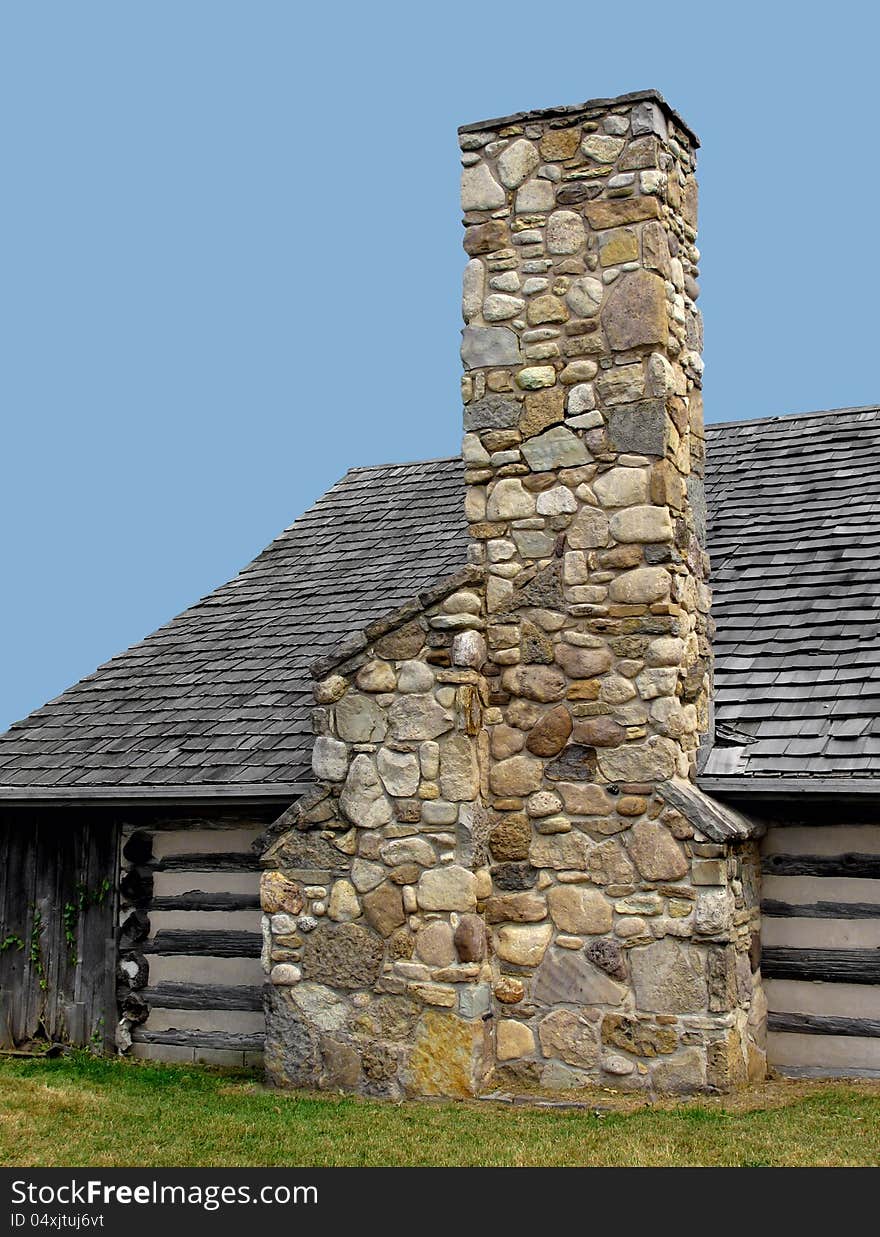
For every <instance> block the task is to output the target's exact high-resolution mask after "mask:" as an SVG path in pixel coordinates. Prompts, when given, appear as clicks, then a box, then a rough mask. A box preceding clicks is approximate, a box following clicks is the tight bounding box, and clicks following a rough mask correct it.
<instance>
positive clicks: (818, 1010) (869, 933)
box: [761, 824, 880, 1077]
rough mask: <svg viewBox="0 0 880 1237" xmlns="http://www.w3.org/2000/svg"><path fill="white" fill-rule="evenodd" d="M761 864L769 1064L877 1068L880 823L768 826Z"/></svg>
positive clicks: (872, 1072)
mask: <svg viewBox="0 0 880 1237" xmlns="http://www.w3.org/2000/svg"><path fill="white" fill-rule="evenodd" d="M762 871H763V877H762V911H763V927H762V933H761V937H762V944H763V956H762V963H761V970H762V974H763V977H764V990H765V992H766V994H767V1002H768V1007H769V1015H768V1058H769V1061H770V1064H771V1065H773V1066H775V1067H776V1068H777V1069H778V1070H780V1071H781V1072H783V1073H789V1074H798V1075H845V1074H855V1075H864V1076H869V1077H880V825H873V824H853V825H850V824H840V825H802V826H789V827H779V828H775V829H771V830H770V831H769V833H768V834H767V837H766V838H765V840H764V845H763V856H762Z"/></svg>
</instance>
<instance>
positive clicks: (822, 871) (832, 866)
mask: <svg viewBox="0 0 880 1237" xmlns="http://www.w3.org/2000/svg"><path fill="white" fill-rule="evenodd" d="M761 870H762V871H763V873H764V875H765V876H856V877H861V878H863V879H868V880H880V855H862V854H857V853H855V852H852V851H850V852H848V853H845V854H841V855H764V857H763V858H762V860H761Z"/></svg>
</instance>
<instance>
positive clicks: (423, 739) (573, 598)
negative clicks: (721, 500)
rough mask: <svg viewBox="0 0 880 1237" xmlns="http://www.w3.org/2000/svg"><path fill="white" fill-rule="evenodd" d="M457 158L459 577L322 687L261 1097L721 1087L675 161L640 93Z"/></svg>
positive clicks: (747, 841) (753, 920) (681, 175)
mask: <svg viewBox="0 0 880 1237" xmlns="http://www.w3.org/2000/svg"><path fill="white" fill-rule="evenodd" d="M461 146H462V162H463V165H464V171H463V175H462V197H463V206H464V212H465V241H464V244H465V249H466V250H467V253H468V255H469V258H470V261H469V262H468V265H467V269H466V273H465V282H464V306H463V308H464V317H465V323H466V325H465V329H464V340H463V345H462V357H463V360H464V364H465V369H466V373H465V377H464V383H463V385H464V403H465V409H464V421H465V439H464V459H465V479H466V483H467V489H466V504H467V506H466V510H467V518H468V523H469V527H470V532H471V546H470V557H471V559H472V561H471V563H469V564H467V565H463V567H462V569H461V571H459V572H457V573H456V574H455V575H452V576H449V577H447V578H445V579H444V580H441V581H438V582H436V583H435V584H434V585H433V586H432V587H430V588H427V589H425V590H423V591H421V592H420V593H419V594H418V595H417V596H416V597H414V598H412V599H411V600H410V601H409V602H406V603H405V604H404V605H402V606H400V607H398V608H397V609H395V610H393V611H390V612H389V613H388V614H386V615H384V616H382V617H380V618H377V619H375V620H374V621H372V622H369V623H368V625H367V626H366V627H365V628H364V629H363V630H362V631H356V632H351V633H349V635H348V636H347V637H346V638H345V639H344V640H342V641H341V642H340V644H339V645H338V646H337V647H336V648H335V649H332V650H328V652H327V656H325V657H324V658H322V660H321V662H320V663H319V664H316V665H315V666H314V667H313V673H314V675H315V677H316V680H317V681H316V683H315V701H316V705H317V706H318V707H317V708H316V709H315V711H314V715H313V723H314V727H315V734H316V738H315V743H314V750H313V762H312V767H313V770H314V775H315V779H316V785H315V787H314V789H313V791H312V792H310V793H309V794H307V795H305V796H303V798H302V799H301V800H300V801H298V802H297V803H296V804H295V805H294V806H293V807H291V808H290V809H289V810H288V811H287V812H285V813H284V815H283V816H282V817H281V818H279V820H278V821H277V822H275V824H274V825H273V827H272V829H271V830H270V831H269V833H268V835H267V838H266V849H265V852H264V854H263V863H264V864H265V866H266V869H267V870H266V871H265V872H264V874H263V881H262V905H263V910H264V912H265V914H264V919H263V932H264V950H263V966H264V968H265V971H266V975H267V978H268V982H267V985H266V1019H267V1038H266V1068H267V1072H268V1074H269V1077H270V1078H271V1079H272V1080H273V1081H275V1082H276V1083H278V1084H279V1085H293V1086H309V1087H327V1088H331V1089H334V1090H335V1089H339V1088H342V1089H346V1090H353V1091H360V1092H363V1093H365V1094H369V1095H380V1096H386V1097H388V1098H392V1099H399V1098H401V1097H403V1096H406V1095H474V1094H478V1093H480V1092H484V1091H487V1090H489V1091H492V1090H495V1089H497V1088H499V1087H501V1088H504V1089H511V1090H517V1089H527V1090H529V1091H532V1092H533V1091H534V1090H535V1088H543V1089H545V1090H547V1091H550V1092H553V1093H556V1092H559V1091H565V1090H568V1089H571V1088H577V1087H580V1086H595V1085H596V1084H597V1083H598V1084H601V1085H603V1086H606V1087H608V1086H610V1087H619V1088H625V1089H628V1090H639V1089H641V1090H645V1091H687V1090H699V1089H702V1088H706V1087H710V1088H715V1089H720V1090H725V1089H728V1088H729V1087H731V1086H733V1085H735V1084H736V1083H738V1082H741V1081H743V1080H744V1079H745V1078H746V1077H752V1078H757V1077H761V1076H762V1075H763V1065H764V1057H763V1052H762V1036H763V1034H764V1029H765V1028H764V1022H765V1017H764V1014H765V1008H766V1007H765V1005H764V1004H763V1002H762V996H761V988H760V973H759V971H758V962H759V949H758V940H757V937H756V935H755V933H756V928H757V925H758V914H759V911H758V907H759V903H760V896H759V892H758V879H757V872H758V857H757V850H756V847H755V844H754V842H753V841H752V840H751V838H752V832H753V831H752V828H751V825H750V823H749V822H748V821H745V820H744V818H742V817H739V816H738V815H737V814H736V813H732V812H730V811H729V810H727V809H724V808H722V807H721V805H719V804H716V803H713V802H712V801H711V800H709V799H708V798H707V797H706V796H705V795H702V794H701V792H700V791H699V789H698V788H697V787H696V786H695V785H694V783H693V778H694V774H695V769H696V758H697V752H698V749H699V745H700V739H701V736H702V735H703V734H704V733H705V732H706V730H707V728H708V716H709V713H708V703H707V702H708V699H709V693H710V679H711V649H710V643H709V634H710V633H709V589H708V585H707V583H706V578H707V574H708V563H707V561H706V555H705V551H704V548H703V536H704V533H703V524H704V520H703V500H702V465H703V433H702V417H701V400H700V378H701V373H702V365H701V362H700V356H699V348H700V335H701V330H700V321H699V314H698V313H697V310H696V309H695V307H694V302H695V298H696V296H697V291H698V289H697V284H696V276H697V261H698V253H697V250H696V248H695V240H696V231H695V229H696V184H695V181H694V158H695V150H696V146H697V142H696V139H695V138H694V136H693V134H692V133H691V132H690V131H689V129H688V128H687V126H686V125H685V124H684V123H683V122H682V121H681V120H680V119H679V118H678V117H677V116H676V115H675V113H674V112H672V111H671V110H670V109H669V108H668V107H667V105H666V104H665V103H664V102H663V100H662V99H661V97H660V96H659V95H657V94H654V93H646V94H638V95H626V96H623V97H621V98H619V99H611V100H607V99H606V100H597V101H593V102H591V103H585V104H582V105H581V106H579V107H574V108H560V109H555V110H552V111H543V112H535V113H529V114H528V115H519V116H514V117H509V118H507V119H505V120H497V121H488V122H486V123H484V124H481V125H475V126H474V125H471V126H468V127H466V128H464V129H462V130H461ZM425 531H426V535H427V534H428V531H429V530H428V528H427V526H426V530H425Z"/></svg>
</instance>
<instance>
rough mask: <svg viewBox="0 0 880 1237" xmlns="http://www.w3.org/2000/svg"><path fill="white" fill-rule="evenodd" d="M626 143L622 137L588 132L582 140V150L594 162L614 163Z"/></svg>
mask: <svg viewBox="0 0 880 1237" xmlns="http://www.w3.org/2000/svg"><path fill="white" fill-rule="evenodd" d="M624 145H625V143H624V140H623V138H622V137H611V136H606V135H605V134H602V133H588V134H587V136H586V137H585V138H584V140H583V141H582V142H581V150H582V151H583V153H584V154H585V155H586V157H587V158H588V159H591V160H592V161H593V162H594V163H614V161H615V159H616V158H617V156H618V155H619V154H620V152H621V151H622V150H623V147H624Z"/></svg>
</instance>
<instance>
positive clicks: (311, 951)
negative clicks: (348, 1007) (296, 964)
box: [302, 923, 384, 988]
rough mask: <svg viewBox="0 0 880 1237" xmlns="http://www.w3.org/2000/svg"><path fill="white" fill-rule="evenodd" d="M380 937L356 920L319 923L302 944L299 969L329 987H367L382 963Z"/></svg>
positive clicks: (307, 977)
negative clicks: (354, 921)
mask: <svg viewBox="0 0 880 1237" xmlns="http://www.w3.org/2000/svg"><path fill="white" fill-rule="evenodd" d="M383 954H384V945H383V942H382V938H381V937H380V936H378V935H377V934H376V933H375V932H372V931H371V930H370V929H369V928H366V927H364V926H363V925H361V924H356V923H343V924H339V925H334V926H332V927H331V926H330V925H329V924H328V925H326V926H322V928H321V930H320V931H318V932H312V933H311V934H310V935H309V936H308V937H306V940H305V942H304V944H303V950H302V972H303V977H304V978H305V979H313V980H317V981H318V982H319V983H324V984H327V985H329V987H331V988H370V987H372V985H373V983H374V982H375V980H376V978H377V976H378V974H379V971H380V969H381V966H382V957H383Z"/></svg>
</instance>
